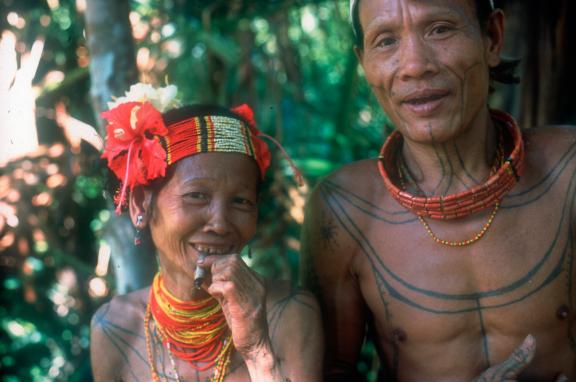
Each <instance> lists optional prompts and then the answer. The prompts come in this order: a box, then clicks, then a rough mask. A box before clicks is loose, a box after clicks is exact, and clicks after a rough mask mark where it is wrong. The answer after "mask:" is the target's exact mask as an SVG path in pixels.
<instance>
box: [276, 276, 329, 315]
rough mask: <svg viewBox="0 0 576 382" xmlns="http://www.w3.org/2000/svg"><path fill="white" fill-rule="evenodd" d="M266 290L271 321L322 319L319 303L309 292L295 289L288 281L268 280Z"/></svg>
mask: <svg viewBox="0 0 576 382" xmlns="http://www.w3.org/2000/svg"><path fill="white" fill-rule="evenodd" d="M266 288H267V301H266V307H267V312H268V317H269V321H275V320H282V321H283V320H285V319H291V320H292V319H294V318H297V319H303V320H307V319H308V318H309V317H313V316H318V318H319V317H320V308H319V306H318V302H317V301H316V298H315V297H314V295H313V294H312V293H311V292H309V291H308V290H306V289H303V288H300V287H294V286H292V285H291V283H290V282H288V281H277V280H267V281H266ZM293 317H294V318H293Z"/></svg>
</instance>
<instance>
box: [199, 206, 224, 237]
mask: <svg viewBox="0 0 576 382" xmlns="http://www.w3.org/2000/svg"><path fill="white" fill-rule="evenodd" d="M206 218H207V220H206V224H205V225H204V231H205V232H213V233H217V234H219V235H225V234H227V233H228V232H230V219H229V218H230V216H229V211H228V207H227V205H226V203H223V202H213V203H212V204H211V206H210V208H209V210H208V211H207V217H206Z"/></svg>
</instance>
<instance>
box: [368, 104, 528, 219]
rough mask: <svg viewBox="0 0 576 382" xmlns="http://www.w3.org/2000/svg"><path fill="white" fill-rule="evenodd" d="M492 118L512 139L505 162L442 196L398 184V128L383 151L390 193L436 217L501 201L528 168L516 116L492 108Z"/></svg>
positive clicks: (382, 168)
mask: <svg viewBox="0 0 576 382" xmlns="http://www.w3.org/2000/svg"><path fill="white" fill-rule="evenodd" d="M490 115H491V117H492V119H493V120H494V121H495V122H497V123H500V124H502V125H503V126H505V129H506V131H505V134H504V136H509V137H510V139H511V140H512V142H513V144H512V146H513V147H512V150H511V151H510V154H508V156H506V155H505V158H504V162H503V164H502V165H501V166H500V168H498V170H497V171H496V172H495V173H494V174H493V175H491V176H490V177H489V178H488V180H487V181H486V182H485V183H483V184H480V185H477V186H474V187H472V188H470V189H468V190H466V191H462V192H459V193H456V194H450V195H440V196H430V197H425V196H414V195H411V194H409V193H408V192H406V191H404V190H402V189H401V188H399V187H398V186H396V185H395V184H394V183H393V182H392V181H391V179H390V176H389V174H388V171H389V170H390V169H396V168H397V166H396V165H394V163H395V162H396V161H397V158H396V151H397V150H394V147H399V146H398V145H399V144H400V143H401V142H402V135H401V134H400V133H399V132H398V131H394V132H393V133H392V134H391V135H390V136H389V137H388V139H386V142H384V145H383V146H382V149H381V151H380V156H379V157H378V159H379V160H378V169H379V170H380V175H381V176H382V180H383V181H384V185H385V186H386V188H387V189H388V191H389V192H390V195H392V197H393V198H394V199H395V200H396V201H397V202H398V203H400V204H401V205H402V206H403V207H405V208H406V209H408V210H410V211H412V212H413V213H414V214H416V215H417V216H421V217H428V218H432V219H442V220H447V219H455V218H461V217H464V216H468V215H471V214H473V213H476V212H478V211H481V210H483V209H485V208H489V207H491V206H494V205H495V204H496V203H498V202H499V201H500V200H501V199H502V198H503V197H504V195H506V193H508V191H510V190H511V189H512V187H514V185H515V184H516V182H517V181H518V179H519V178H520V176H521V175H522V173H523V171H524V142H523V140H522V133H521V131H520V128H519V127H518V125H517V123H516V121H515V120H514V118H512V116H510V115H509V114H507V113H504V112H502V111H498V110H490Z"/></svg>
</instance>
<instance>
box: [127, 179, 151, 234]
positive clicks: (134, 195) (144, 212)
mask: <svg viewBox="0 0 576 382" xmlns="http://www.w3.org/2000/svg"><path fill="white" fill-rule="evenodd" d="M152 195H153V193H152V190H151V189H149V188H146V187H136V188H134V189H133V190H132V191H131V192H130V198H129V201H128V206H129V208H130V219H131V220H132V224H133V225H134V226H135V227H136V228H138V229H142V228H144V227H146V225H148V221H149V218H150V216H151V214H152Z"/></svg>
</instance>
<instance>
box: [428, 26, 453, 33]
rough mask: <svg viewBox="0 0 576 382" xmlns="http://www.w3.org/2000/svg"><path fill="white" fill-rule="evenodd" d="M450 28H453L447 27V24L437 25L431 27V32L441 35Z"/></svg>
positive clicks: (450, 29)
mask: <svg viewBox="0 0 576 382" xmlns="http://www.w3.org/2000/svg"><path fill="white" fill-rule="evenodd" d="M452 30H453V28H452V27H449V26H448V25H438V26H436V27H434V28H432V34H436V35H441V34H444V33H447V32H450V31H452Z"/></svg>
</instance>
